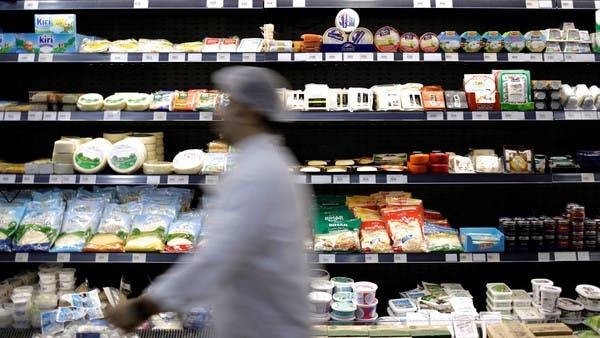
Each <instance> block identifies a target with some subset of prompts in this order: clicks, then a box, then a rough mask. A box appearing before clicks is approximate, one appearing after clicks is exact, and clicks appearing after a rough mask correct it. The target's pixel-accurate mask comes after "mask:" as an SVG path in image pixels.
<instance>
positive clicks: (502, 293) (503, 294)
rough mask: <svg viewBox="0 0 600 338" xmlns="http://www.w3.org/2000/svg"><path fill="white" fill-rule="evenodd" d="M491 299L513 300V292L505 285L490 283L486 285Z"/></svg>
mask: <svg viewBox="0 0 600 338" xmlns="http://www.w3.org/2000/svg"><path fill="white" fill-rule="evenodd" d="M486 287H487V290H488V293H489V295H490V296H491V297H490V298H492V299H494V300H511V299H512V290H511V289H510V288H509V287H508V285H506V284H504V283H488V284H486Z"/></svg>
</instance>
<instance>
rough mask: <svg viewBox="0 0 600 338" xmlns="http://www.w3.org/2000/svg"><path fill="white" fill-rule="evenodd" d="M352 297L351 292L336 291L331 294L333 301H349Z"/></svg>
mask: <svg viewBox="0 0 600 338" xmlns="http://www.w3.org/2000/svg"><path fill="white" fill-rule="evenodd" d="M353 298H354V294H353V293H352V292H336V293H334V294H333V301H334V302H341V303H351V302H352V300H353Z"/></svg>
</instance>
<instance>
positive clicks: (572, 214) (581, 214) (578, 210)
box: [569, 206, 585, 221]
mask: <svg viewBox="0 0 600 338" xmlns="http://www.w3.org/2000/svg"><path fill="white" fill-rule="evenodd" d="M569 218H570V219H571V221H583V220H584V219H585V208H584V207H582V206H576V207H573V208H571V210H570V211H569Z"/></svg>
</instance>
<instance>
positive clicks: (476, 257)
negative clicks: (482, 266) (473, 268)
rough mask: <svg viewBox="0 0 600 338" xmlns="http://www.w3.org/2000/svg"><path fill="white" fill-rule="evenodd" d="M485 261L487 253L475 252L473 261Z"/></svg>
mask: <svg viewBox="0 0 600 338" xmlns="http://www.w3.org/2000/svg"><path fill="white" fill-rule="evenodd" d="M485 261H486V256H485V254H482V253H476V254H473V262H475V263H485Z"/></svg>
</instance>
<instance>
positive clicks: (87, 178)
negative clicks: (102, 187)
mask: <svg viewBox="0 0 600 338" xmlns="http://www.w3.org/2000/svg"><path fill="white" fill-rule="evenodd" d="M79 184H96V175H81V176H79Z"/></svg>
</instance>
